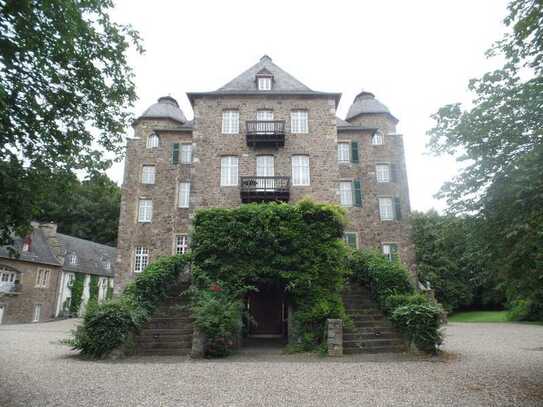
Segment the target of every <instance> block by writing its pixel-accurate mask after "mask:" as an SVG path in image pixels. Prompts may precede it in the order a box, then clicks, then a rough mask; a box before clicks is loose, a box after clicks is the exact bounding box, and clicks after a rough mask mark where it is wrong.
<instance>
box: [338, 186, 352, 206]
mask: <svg viewBox="0 0 543 407" xmlns="http://www.w3.org/2000/svg"><path fill="white" fill-rule="evenodd" d="M353 202H354V194H353V182H352V181H340V182H339V203H340V204H341V206H343V207H345V208H350V207H352V206H353Z"/></svg>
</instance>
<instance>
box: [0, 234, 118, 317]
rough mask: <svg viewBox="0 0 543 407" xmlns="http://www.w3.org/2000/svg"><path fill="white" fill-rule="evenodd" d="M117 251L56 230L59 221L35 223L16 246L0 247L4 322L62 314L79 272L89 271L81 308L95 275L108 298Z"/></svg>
mask: <svg viewBox="0 0 543 407" xmlns="http://www.w3.org/2000/svg"><path fill="white" fill-rule="evenodd" d="M14 252H15V253H16V254H14ZM115 252H116V250H115V249H114V248H112V247H108V246H105V245H101V244H98V243H94V242H91V241H88V240H83V239H78V238H74V237H72V236H67V235H63V234H61V233H57V226H56V224H54V223H42V224H39V223H33V230H32V233H31V234H29V235H28V236H26V237H25V238H20V237H16V238H15V239H14V243H13V245H12V247H11V250H10V249H9V248H8V247H4V246H0V324H11V323H21V322H44V321H49V320H52V319H54V318H56V317H59V316H63V315H64V312H63V311H65V309H66V305H67V304H69V300H70V297H71V284H70V282H71V281H72V280H71V278H70V277H71V276H73V275H74V273H82V274H84V275H85V289H84V295H83V298H82V307H81V309H82V310H84V309H85V305H86V302H87V301H88V297H89V295H88V294H89V285H90V279H91V277H90V276H91V275H95V276H97V281H98V287H99V290H98V298H97V300H98V301H101V300H104V299H105V297H106V294H107V288H108V287H110V286H112V284H113V273H114V262H115V258H116V253H115ZM71 255H74V256H75V258H74V261H73V262H71V261H70V260H69V259H70V258H71V257H70V256H71ZM12 280H13V281H12ZM85 293H86V296H85Z"/></svg>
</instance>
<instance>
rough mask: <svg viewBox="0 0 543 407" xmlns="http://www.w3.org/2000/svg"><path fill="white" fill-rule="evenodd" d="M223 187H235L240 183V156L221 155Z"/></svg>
mask: <svg viewBox="0 0 543 407" xmlns="http://www.w3.org/2000/svg"><path fill="white" fill-rule="evenodd" d="M220 182H221V187H235V186H237V185H238V184H239V157H237V156H235V155H225V156H223V157H221V180H220Z"/></svg>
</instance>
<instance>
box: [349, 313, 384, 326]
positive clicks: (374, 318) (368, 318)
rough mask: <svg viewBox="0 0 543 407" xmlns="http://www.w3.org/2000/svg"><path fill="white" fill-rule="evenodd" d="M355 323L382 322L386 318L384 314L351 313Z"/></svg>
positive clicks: (350, 316)
mask: <svg viewBox="0 0 543 407" xmlns="http://www.w3.org/2000/svg"><path fill="white" fill-rule="evenodd" d="M349 318H351V321H353V323H354V324H356V323H357V322H382V321H386V318H385V317H384V316H382V315H349Z"/></svg>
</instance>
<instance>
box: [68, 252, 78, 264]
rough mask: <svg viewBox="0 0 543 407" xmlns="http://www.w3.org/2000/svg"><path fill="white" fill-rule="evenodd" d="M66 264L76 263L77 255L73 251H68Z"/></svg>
mask: <svg viewBox="0 0 543 407" xmlns="http://www.w3.org/2000/svg"><path fill="white" fill-rule="evenodd" d="M68 264H70V265H75V264H77V255H76V254H75V253H70V254H69V255H68Z"/></svg>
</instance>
